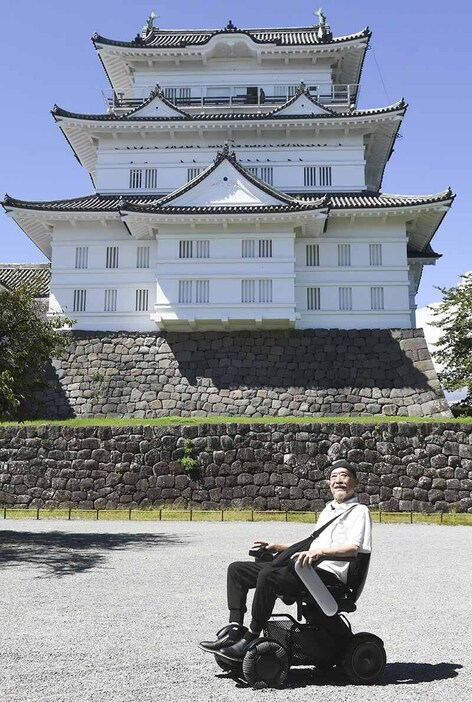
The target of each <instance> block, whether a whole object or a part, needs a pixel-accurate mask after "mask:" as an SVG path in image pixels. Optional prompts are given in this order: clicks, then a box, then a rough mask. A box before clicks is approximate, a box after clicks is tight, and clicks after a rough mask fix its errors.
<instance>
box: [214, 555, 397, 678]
mask: <svg viewBox="0 0 472 702" xmlns="http://www.w3.org/2000/svg"><path fill="white" fill-rule="evenodd" d="M259 551H261V549H259ZM250 555H256V552H255V551H250ZM256 557H257V555H256ZM322 560H328V558H327V559H325V558H320V559H318V561H317V564H318V563H320V562H321V561H322ZM329 560H336V561H349V571H348V578H347V583H346V585H344V584H343V583H341V581H340V582H339V585H338V584H336V585H325V584H324V583H323V582H322V580H321V579H320V578H319V576H318V575H317V574H316V570H315V569H314V568H311V567H306V566H305V567H304V566H301V565H300V564H298V563H297V564H295V572H296V573H297V575H298V577H299V578H300V579H301V580H302V582H303V585H304V590H303V591H302V592H301V594H300V596H299V598H298V599H297V600H293V599H292V600H289V599H288V598H286V597H282V598H281V599H282V601H283V602H284V603H285V604H295V603H296V605H297V618H296V619H295V618H294V617H292V616H291V615H289V614H273V615H272V617H271V619H270V620H269V621H268V622H267V625H266V627H265V628H264V630H263V632H262V635H261V637H260V638H258V639H256V640H255V641H253V642H251V643H250V644H249V646H248V648H247V651H246V653H245V656H244V659H243V661H242V663H240V662H239V663H237V662H232V661H230V660H228V659H225V658H222V657H219V656H218V654H217V653H215V659H216V662H217V664H218V665H219V667H220V668H222V669H223V670H224V671H226V672H228V673H232V674H234V675H235V676H238V677H241V676H242V677H243V678H244V679H245V680H246V682H247V683H248V684H249V685H251V686H252V687H254V688H255V689H260V688H264V687H279V686H281V685H282V684H283V682H284V681H285V679H286V677H287V674H288V672H289V670H290V668H291V667H294V666H315V669H317V670H318V671H319V672H321V673H325V672H327V671H329V670H330V669H331V668H333V667H334V666H338V667H341V668H342V669H343V670H344V673H345V675H346V676H347V678H348V679H349V680H350V681H351V682H353V683H357V684H364V685H370V684H372V683H375V682H376V681H378V680H379V678H380V677H381V675H382V673H383V672H384V670H385V665H386V655H385V649H384V644H383V641H382V640H381V639H380V638H379V637H378V636H375V635H374V634H370V633H367V632H362V633H357V634H354V633H353V632H352V629H351V625H350V623H349V621H348V619H347V618H346V617H345V613H349V612H354V611H355V610H356V602H357V600H358V598H359V596H360V594H361V592H362V590H363V587H364V583H365V581H366V578H367V572H368V569H369V560H370V553H358V554H357V556H354V557H342V558H341V557H333V556H329ZM227 629H228V627H223V628H222V629H220V630H219V631H218V632H217V638H220V637H222V636H225V635H226V633H227Z"/></svg>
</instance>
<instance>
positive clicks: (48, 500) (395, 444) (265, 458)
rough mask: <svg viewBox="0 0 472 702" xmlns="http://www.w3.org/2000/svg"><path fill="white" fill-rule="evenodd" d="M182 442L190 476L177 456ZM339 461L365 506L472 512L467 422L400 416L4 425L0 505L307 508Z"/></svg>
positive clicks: (320, 497) (321, 499) (315, 505)
mask: <svg viewBox="0 0 472 702" xmlns="http://www.w3.org/2000/svg"><path fill="white" fill-rule="evenodd" d="M186 440H187V444H188V445H189V446H191V453H192V457H194V459H195V461H196V466H197V467H196V470H195V472H194V474H193V475H189V474H188V473H186V472H185V470H184V468H183V467H182V463H181V458H182V456H183V448H184V442H185V441H186ZM189 442H191V443H189ZM339 457H345V458H347V459H348V460H349V461H351V462H352V463H353V464H354V465H355V466H356V467H357V470H358V478H359V498H360V501H361V502H363V503H364V504H367V505H376V506H380V508H381V509H385V510H393V511H409V510H411V509H413V510H415V511H425V512H431V511H435V510H449V509H451V508H454V509H456V510H457V511H460V512H472V425H466V424H463V425H461V424H456V423H442V424H439V423H438V424H433V423H430V424H416V423H407V422H404V423H403V422H400V423H391V424H383V425H382V424H377V425H375V424H354V423H352V424H329V423H319V424H267V425H266V424H236V423H234V424H214V425H209V424H202V425H190V426H167V427H164V426H154V427H151V426H134V427H84V428H81V427H64V426H54V425H52V426H48V425H38V426H36V425H35V426H24V427H18V426H10V427H7V426H3V427H0V504H1V505H7V506H12V505H16V506H23V507H53V506H55V507H69V506H77V507H79V508H84V509H92V508H94V509H114V508H117V507H121V508H123V507H131V508H133V507H141V508H146V507H155V506H161V505H164V504H174V505H182V506H190V505H195V506H202V507H204V508H208V509H212V508H226V507H235V508H238V507H251V508H254V509H262V510H265V509H271V510H274V509H275V510H278V509H281V510H313V511H316V510H320V509H321V508H322V507H323V506H324V504H325V502H326V501H327V500H328V499H330V492H329V489H328V483H327V481H326V469H327V467H328V466H329V465H330V462H332V461H333V460H334V459H336V458H339Z"/></svg>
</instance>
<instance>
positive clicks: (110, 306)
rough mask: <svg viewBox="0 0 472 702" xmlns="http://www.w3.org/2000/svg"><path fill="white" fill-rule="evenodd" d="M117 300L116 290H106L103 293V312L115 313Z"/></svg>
mask: <svg viewBox="0 0 472 702" xmlns="http://www.w3.org/2000/svg"><path fill="white" fill-rule="evenodd" d="M117 300H118V290H117V289H116V288H106V289H105V291H104V300H103V311H104V312H116V305H117Z"/></svg>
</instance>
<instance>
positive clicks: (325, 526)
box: [311, 503, 357, 540]
mask: <svg viewBox="0 0 472 702" xmlns="http://www.w3.org/2000/svg"><path fill="white" fill-rule="evenodd" d="M355 507H357V503H356V504H355V505H352V507H349V509H346V510H345V511H344V512H340V513H339V514H337V515H336V516H335V517H333V518H332V519H330V520H329V522H326V524H323V526H321V527H320V528H319V529H315V531H314V532H313V533H312V535H311V536H312V537H313V540H315V539H317V538H318V536H319V535H320V534H321V532H323V531H324V530H325V529H327V528H328V527H329V525H330V524H332V523H333V522H335V521H336V519H339V517H343V516H345V515H346V514H349V512H351V511H352V510H353V509H354V508H355Z"/></svg>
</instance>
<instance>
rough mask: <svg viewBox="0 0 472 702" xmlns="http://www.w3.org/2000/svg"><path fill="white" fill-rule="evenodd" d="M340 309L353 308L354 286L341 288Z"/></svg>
mask: <svg viewBox="0 0 472 702" xmlns="http://www.w3.org/2000/svg"><path fill="white" fill-rule="evenodd" d="M339 309H340V310H352V288H339Z"/></svg>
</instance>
